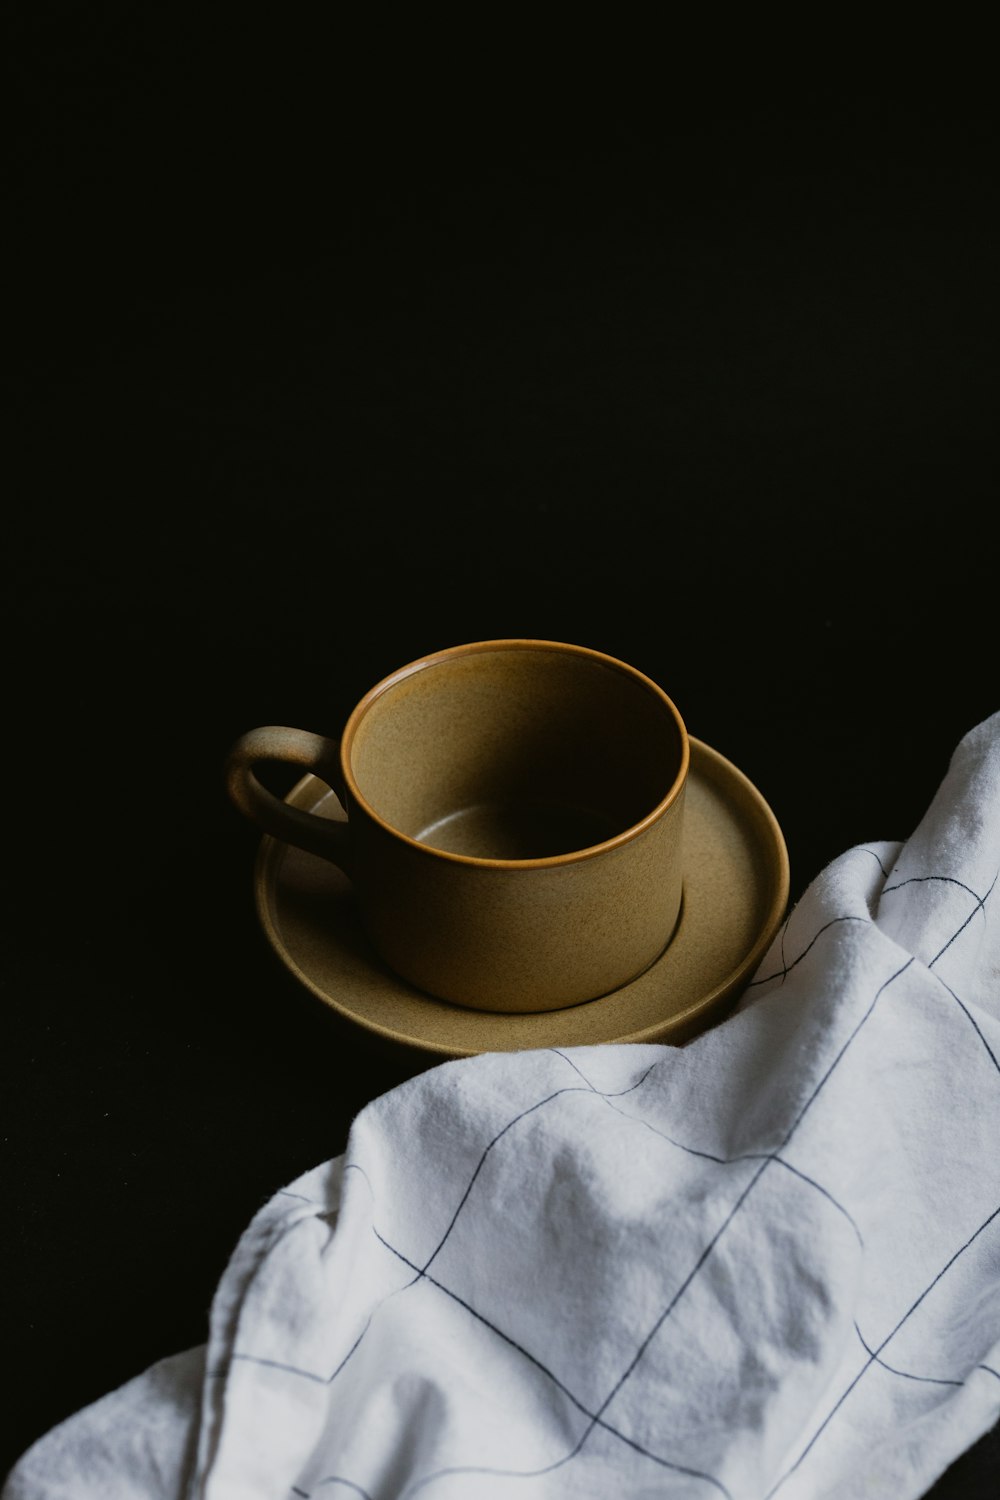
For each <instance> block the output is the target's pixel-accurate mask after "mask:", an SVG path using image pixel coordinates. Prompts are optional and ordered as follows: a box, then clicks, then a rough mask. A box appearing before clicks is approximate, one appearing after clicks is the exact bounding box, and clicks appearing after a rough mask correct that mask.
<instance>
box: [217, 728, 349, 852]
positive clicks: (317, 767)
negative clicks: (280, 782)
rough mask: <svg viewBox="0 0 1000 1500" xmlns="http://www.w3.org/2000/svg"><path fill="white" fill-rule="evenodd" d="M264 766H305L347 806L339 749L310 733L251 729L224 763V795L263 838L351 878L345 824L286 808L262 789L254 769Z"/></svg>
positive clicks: (284, 729)
mask: <svg viewBox="0 0 1000 1500" xmlns="http://www.w3.org/2000/svg"><path fill="white" fill-rule="evenodd" d="M262 761H272V762H277V763H280V764H282V765H293V766H302V767H303V768H304V769H305V770H307V771H312V772H313V774H314V775H316V776H318V777H319V778H320V780H321V781H325V782H326V783H327V785H328V786H329V787H330V788H331V790H332V791H333V792H335V793H336V795H337V796H338V797H339V798H340V801H341V804H343V801H344V796H343V777H342V775H341V770H340V746H339V745H338V743H337V741H336V740H328V739H326V738H325V737H324V736H323V735H321V734H311V733H310V732H309V731H308V730H306V729H288V728H286V727H285V726H283V725H279V724H266V725H264V726H262V727H261V728H259V729H250V730H248V731H247V733H246V734H243V735H241V736H240V738H239V739H238V740H237V741H236V743H235V744H234V745H233V746H232V747H231V748H230V750H229V753H228V755H227V756H226V762H225V784H226V790H227V791H228V793H229V796H230V798H231V800H232V801H233V803H235V805H236V807H237V808H238V809H239V811H240V812H241V813H243V815H244V817H247V818H249V819H250V821H251V823H256V825H257V827H258V828H260V829H261V830H262V832H264V833H269V834H270V835H271V836H272V837H273V838H276V839H281V840H282V841H283V842H284V843H286V844H294V845H295V847H296V848H297V849H305V850H306V851H307V852H308V853H309V854H318V855H319V856H320V858H321V859H328V860H331V861H332V862H333V864H335V865H337V866H339V868H340V869H342V870H343V871H344V873H345V874H350V864H351V859H350V851H349V847H348V845H349V836H348V828H347V824H346V822H344V821H343V819H336V820H335V819H332V818H320V817H317V815H316V814H315V813H310V812H305V811H304V810H303V809H302V808H299V807H292V806H290V805H289V803H287V802H282V801H281V800H280V799H279V798H277V797H276V796H275V795H274V794H273V792H269V791H268V790H267V788H266V787H265V786H262V785H261V783H260V781H259V779H258V777H257V775H256V767H257V766H258V765H259V764H260V763H261V762H262Z"/></svg>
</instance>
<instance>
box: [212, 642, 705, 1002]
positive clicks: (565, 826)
mask: <svg viewBox="0 0 1000 1500" xmlns="http://www.w3.org/2000/svg"><path fill="white" fill-rule="evenodd" d="M266 761H272V762H273V761H278V762H283V763H285V764H291V765H295V766H300V767H303V768H304V769H306V770H308V771H310V772H312V773H313V774H314V775H316V776H317V777H319V778H320V779H321V780H322V781H325V782H326V783H327V784H328V785H329V786H330V787H331V788H332V789H333V790H334V791H335V792H336V793H337V795H338V796H339V798H340V801H341V803H342V804H343V808H344V810H345V811H346V814H347V818H346V822H345V821H344V820H343V819H336V820H334V819H331V818H324V817H319V816H317V815H315V814H313V813H308V812H305V811H303V810H301V809H299V808H294V807H291V806H289V805H288V804H287V803H285V802H282V801H281V800H280V799H279V798H277V797H275V796H274V795H273V794H272V793H271V792H269V791H268V790H267V789H266V788H265V787H264V786H263V785H262V784H261V782H260V780H259V779H258V777H257V775H256V774H255V768H256V767H257V766H259V765H260V764H261V763H262V762H266ZM688 763H689V743H688V735H687V730H686V728H685V726H684V722H683V720H682V718H681V716H680V714H679V713H678V711H677V709H676V707H675V706H674V704H673V702H672V701H671V699H670V698H669V697H668V696H667V694H666V693H665V692H664V691H663V689H662V688H660V687H659V686H657V684H656V683H655V682H653V681H651V680H650V678H648V677H646V676H644V675H643V673H642V672H639V671H637V670H636V668H634V667H631V666H629V665H627V664H626V663H625V662H622V661H618V660H617V659H616V658H614V657H612V656H607V655H605V654H604V653H602V652H600V651H594V650H591V649H589V648H588V647H584V646H574V645H567V644H565V643H563V642H559V641H540V640H497V641H478V642H474V643H472V644H468V645H461V646H455V647H452V648H450V649H448V650H444V651H436V652H434V653H432V654H431V655H428V656H424V657H421V658H420V660H418V661H413V662H410V663H409V664H408V665H407V666H404V667H400V668H399V670H398V671H395V672H392V673H391V674H390V675H389V676H388V677H385V678H383V680H382V681H381V682H379V683H377V684H376V685H375V686H374V687H373V688H371V689H370V691H369V692H367V693H366V694H365V696H364V697H363V698H362V699H361V701H360V702H359V703H358V704H357V706H356V707H355V708H354V710H353V711H352V712H351V714H350V716H349V718H348V720H347V724H346V726H345V728H344V731H343V734H342V736H341V738H340V741H339V743H338V742H337V741H335V740H331V739H327V738H326V737H324V736H323V735H319V734H312V733H309V732H308V731H306V730H302V729H292V728H287V727H284V726H279V725H268V726H265V727H262V728H258V729H252V730H250V731H249V732H248V733H247V734H244V735H242V736H241V737H240V739H238V740H237V741H236V743H235V745H233V746H232V748H231V750H230V752H229V754H228V757H227V760H226V767H225V779H226V786H227V788H228V792H229V795H230V797H231V798H232V800H233V802H234V803H235V805H236V807H238V808H239V809H240V811H241V812H243V813H244V814H245V815H246V816H247V817H248V818H250V819H251V820H252V821H253V822H254V823H255V824H256V825H257V826H258V827H259V828H260V829H261V830H262V831H263V832H264V833H267V834H270V835H271V836H272V837H274V838H276V839H280V840H283V841H284V842H286V843H288V844H293V845H296V846H297V847H299V848H302V849H305V850H308V851H309V852H310V853H312V854H315V855H319V856H321V857H322V858H323V859H328V860H332V861H333V863H334V864H335V865H338V866H339V867H340V868H341V869H342V870H343V871H344V873H345V874H346V875H347V876H348V878H349V879H350V881H351V882H352V884H353V887H354V892H355V895H356V898H357V903H358V909H359V912H360V916H361V920H362V923H363V925H364V927H365V929H366V931H367V933H368V936H369V937H370V939H371V941H372V943H373V944H374V947H375V949H376V950H377V952H378V954H379V955H380V956H381V958H382V959H383V960H384V961H385V963H386V964H388V965H389V967H390V968H392V969H393V970H395V971H396V973H397V974H399V975H401V976H402V977H403V978H404V979H406V980H408V981H409V982H410V983H411V984H413V985H416V986H417V987H418V988H419V989H421V990H423V991H425V992H426V993H427V994H430V995H434V996H436V997H438V998H439V999H443V1000H450V1001H453V1002H454V1003H456V1004H459V1005H464V1006H470V1007H473V1008H475V1009H478V1010H490V1011H506V1012H514V1011H517V1012H525V1011H543V1010H554V1009H557V1008H559V1007H562V1006H569V1005H577V1004H579V1003H580V1002H582V1001H585V1000H594V999H597V998H598V997H599V996H602V995H606V994H608V993H610V992H611V991H613V990H616V989H618V988H619V987H620V986H621V985H624V984H627V983H629V982H630V981H631V980H633V979H635V978H636V977H637V976H638V975H639V974H641V973H642V972H643V970H644V969H646V968H648V967H649V965H650V964H651V963H653V961H654V960H655V959H656V958H658V957H659V955H660V954H661V953H662V952H663V950H664V948H665V947H666V945H667V943H668V942H669V941H670V938H671V936H672V934H673V931H674V928H675V926H676V923H677V920H678V916H679V912H680V904H681V878H682V825H683V810H684V793H685V787H686V783H687V776H688Z"/></svg>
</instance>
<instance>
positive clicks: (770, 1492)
mask: <svg viewBox="0 0 1000 1500" xmlns="http://www.w3.org/2000/svg"><path fill="white" fill-rule="evenodd" d="M998 1215H1000V1205H998V1207H996V1208H995V1209H994V1210H993V1212H992V1213H991V1214H990V1215H989V1217H988V1218H986V1219H984V1220H983V1222H982V1223H981V1224H980V1226H979V1228H978V1229H976V1230H974V1231H973V1232H972V1234H970V1236H969V1238H968V1239H967V1240H966V1241H965V1244H964V1245H961V1246H959V1248H958V1249H957V1250H956V1251H955V1253H954V1255H952V1256H951V1257H950V1258H949V1259H948V1260H947V1261H946V1262H945V1264H944V1265H943V1266H942V1267H941V1269H940V1271H938V1273H937V1275H936V1276H935V1277H934V1279H933V1281H930V1282H928V1284H927V1286H925V1287H924V1289H923V1291H922V1292H921V1293H920V1295H919V1297H917V1299H916V1301H915V1302H913V1303H911V1305H910V1306H909V1307H908V1308H907V1310H906V1312H905V1313H904V1314H903V1316H902V1317H901V1318H900V1320H899V1322H898V1323H897V1324H896V1326H895V1328H893V1329H892V1331H891V1332H890V1333H888V1334H886V1336H885V1338H884V1339H883V1340H882V1342H881V1344H879V1346H878V1348H877V1349H875V1350H874V1351H873V1352H872V1353H871V1354H870V1355H869V1357H868V1359H867V1360H866V1361H865V1363H864V1364H863V1365H862V1366H861V1369H860V1370H859V1371H858V1373H857V1374H856V1375H855V1377H854V1379H853V1380H852V1381H851V1382H850V1384H849V1385H848V1386H847V1387H846V1388H845V1389H844V1390H843V1391H842V1392H841V1394H840V1396H839V1397H838V1398H837V1400H836V1401H835V1402H834V1404H833V1406H832V1407H831V1408H830V1410H829V1411H828V1412H827V1414H826V1416H825V1417H824V1418H823V1420H822V1422H821V1423H820V1424H819V1426H818V1427H817V1428H816V1431H815V1432H814V1433H813V1435H812V1437H811V1438H810V1439H809V1441H808V1443H807V1444H806V1446H805V1447H804V1448H803V1450H802V1452H801V1453H800V1454H799V1456H798V1458H797V1459H796V1460H795V1462H794V1463H793V1464H792V1466H791V1468H789V1469H786V1470H785V1472H784V1474H782V1476H781V1478H780V1479H779V1480H778V1481H777V1482H776V1483H775V1484H774V1485H773V1486H772V1487H771V1489H769V1490H768V1492H767V1494H766V1496H765V1497H764V1500H771V1497H772V1496H773V1495H776V1494H777V1493H778V1491H779V1490H780V1489H781V1487H782V1485H783V1484H784V1483H785V1481H786V1480H788V1479H790V1478H791V1476H792V1475H793V1474H794V1473H795V1471H796V1469H798V1468H799V1466H800V1465H801V1464H802V1462H803V1460H804V1459H805V1458H806V1457H807V1455H808V1454H809V1453H810V1452H811V1451H812V1449H813V1447H814V1446H815V1444H816V1442H817V1440H818V1439H819V1437H820V1436H821V1435H822V1433H823V1432H825V1430H826V1428H827V1427H828V1426H829V1424H830V1422H831V1421H832V1420H833V1418H834V1417H835V1416H836V1414H837V1412H838V1411H839V1410H840V1408H841V1407H842V1406H843V1404H844V1402H845V1401H846V1400H847V1398H848V1396H849V1395H850V1394H851V1392H852V1391H853V1390H854V1387H855V1386H856V1385H857V1384H858V1382H859V1380H861V1378H862V1376H864V1375H865V1374H867V1372H868V1371H869V1370H870V1369H871V1367H872V1365H873V1364H875V1363H876V1361H877V1360H878V1357H879V1355H880V1354H881V1353H882V1350H883V1349H885V1348H886V1346H887V1345H888V1344H889V1343H890V1342H891V1341H892V1340H893V1339H894V1338H895V1337H896V1334H897V1333H898V1332H899V1330H900V1329H901V1328H902V1326H903V1324H904V1323H905V1322H906V1321H907V1319H909V1318H910V1317H912V1315H913V1314H914V1313H915V1312H916V1310H917V1308H918V1307H919V1306H920V1304H921V1303H922V1302H923V1301H924V1299H925V1298H926V1297H927V1296H929V1295H930V1293H931V1292H932V1291H933V1290H934V1288H935V1287H936V1286H937V1284H938V1282H939V1281H940V1280H941V1278H942V1277H943V1276H945V1275H946V1274H947V1273H948V1271H950V1270H951V1268H952V1266H953V1265H954V1264H955V1262H956V1261H957V1260H958V1258H959V1256H961V1255H964V1254H965V1252H966V1250H968V1248H969V1246H970V1245H971V1244H973V1243H974V1242H975V1241H976V1240H977V1239H978V1238H979V1236H980V1235H981V1234H982V1233H983V1231H984V1230H985V1229H988V1228H989V1226H990V1225H991V1224H992V1223H993V1221H994V1219H995V1218H996V1217H997V1216H998Z"/></svg>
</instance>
